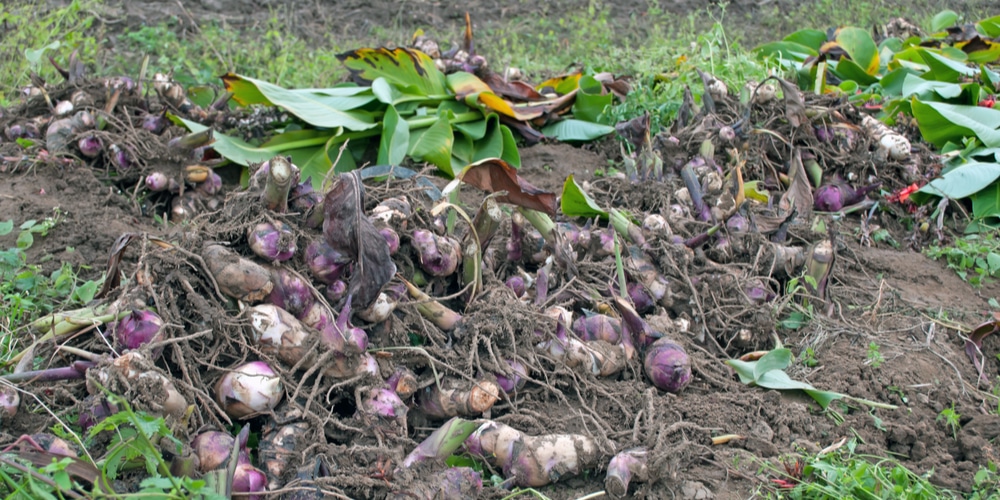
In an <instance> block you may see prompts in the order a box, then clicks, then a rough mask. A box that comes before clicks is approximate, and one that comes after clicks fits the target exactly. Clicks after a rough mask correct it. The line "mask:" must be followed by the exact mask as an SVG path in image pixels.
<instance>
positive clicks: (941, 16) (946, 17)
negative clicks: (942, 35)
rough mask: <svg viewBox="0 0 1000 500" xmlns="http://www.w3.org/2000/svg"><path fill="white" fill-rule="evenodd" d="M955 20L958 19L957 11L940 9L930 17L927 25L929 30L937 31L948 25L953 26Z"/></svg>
mask: <svg viewBox="0 0 1000 500" xmlns="http://www.w3.org/2000/svg"><path fill="white" fill-rule="evenodd" d="M955 21H958V13H957V12H955V11H953V10H949V9H945V10H942V11H941V12H938V13H937V14H935V15H934V17H933V18H931V24H930V26H929V27H930V32H931V33H937V32H938V31H942V30H944V29H945V28H947V27H949V26H954V24H955Z"/></svg>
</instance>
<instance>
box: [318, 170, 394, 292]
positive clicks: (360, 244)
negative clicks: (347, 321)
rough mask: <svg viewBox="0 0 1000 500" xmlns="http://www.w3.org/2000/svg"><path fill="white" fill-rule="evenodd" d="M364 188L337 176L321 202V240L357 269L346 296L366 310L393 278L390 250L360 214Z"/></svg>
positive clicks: (351, 177)
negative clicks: (349, 259) (344, 256)
mask: <svg viewBox="0 0 1000 500" xmlns="http://www.w3.org/2000/svg"><path fill="white" fill-rule="evenodd" d="M364 196H365V188H364V185H363V184H362V183H361V180H360V179H359V178H358V176H357V175H355V174H354V173H345V174H340V176H339V177H338V178H337V180H336V181H335V182H334V183H333V185H332V186H331V187H330V190H329V191H328V192H327V193H326V197H325V198H324V199H323V213H324V214H325V219H324V220H323V237H324V238H325V239H326V242H327V243H328V244H329V245H330V246H331V247H333V248H334V249H335V250H337V251H340V252H343V253H345V254H346V255H348V256H350V257H351V259H352V260H354V261H355V262H356V263H357V264H358V265H357V266H356V267H355V270H354V273H353V275H352V276H351V283H350V285H349V286H348V289H347V290H348V293H349V294H351V295H352V296H353V301H354V303H355V304H356V305H357V308H358V309H365V308H367V307H368V306H369V305H370V304H371V303H372V301H374V300H375V298H376V297H378V294H379V292H381V290H382V287H383V286H384V285H385V284H386V283H388V282H389V280H390V279H392V277H393V275H395V274H396V264H395V263H393V261H392V256H390V255H389V246H388V245H386V244H385V238H384V237H383V236H382V235H381V234H380V233H379V232H378V229H376V228H375V225H374V224H372V222H371V220H369V219H368V217H366V216H365V215H364V214H363V213H362V208H363V207H364Z"/></svg>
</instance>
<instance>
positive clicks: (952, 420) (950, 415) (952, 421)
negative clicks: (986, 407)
mask: <svg viewBox="0 0 1000 500" xmlns="http://www.w3.org/2000/svg"><path fill="white" fill-rule="evenodd" d="M961 418H962V415H960V414H959V413H958V412H957V411H955V403H952V404H951V407H949V408H945V409H943V410H941V413H938V416H937V419H935V421H937V422H944V424H945V425H946V426H947V427H949V428H951V435H952V437H953V438H955V439H956V440H958V428H959V427H960V426H961V424H960V423H959V419H961Z"/></svg>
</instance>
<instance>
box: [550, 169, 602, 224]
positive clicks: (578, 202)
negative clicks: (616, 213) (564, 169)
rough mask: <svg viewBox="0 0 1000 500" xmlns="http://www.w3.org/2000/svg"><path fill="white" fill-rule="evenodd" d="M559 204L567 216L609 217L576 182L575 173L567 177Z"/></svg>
mask: <svg viewBox="0 0 1000 500" xmlns="http://www.w3.org/2000/svg"><path fill="white" fill-rule="evenodd" d="M559 204H560V207H559V208H560V209H561V210H562V212H563V214H565V215H566V216H567V217H585V218H588V219H590V218H594V217H600V218H602V219H607V218H608V213H607V212H606V211H604V209H602V208H601V207H600V205H598V204H597V202H596V201H594V199H593V198H591V197H590V195H589V194H587V193H586V192H585V191H584V190H583V189H582V188H580V186H579V184H577V183H576V180H575V179H573V174H570V175H569V177H566V182H565V183H563V192H562V196H561V197H560V200H559Z"/></svg>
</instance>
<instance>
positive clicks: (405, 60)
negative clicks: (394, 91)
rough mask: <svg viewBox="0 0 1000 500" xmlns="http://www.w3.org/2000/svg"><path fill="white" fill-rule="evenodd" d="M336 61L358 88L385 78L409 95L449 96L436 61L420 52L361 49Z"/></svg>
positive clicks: (398, 49) (402, 49) (342, 55)
mask: <svg viewBox="0 0 1000 500" xmlns="http://www.w3.org/2000/svg"><path fill="white" fill-rule="evenodd" d="M337 59H339V60H340V62H341V63H343V64H344V66H345V67H346V68H347V69H348V70H349V71H350V72H351V76H352V77H353V78H354V81H355V82H356V83H358V84H359V85H370V84H371V83H372V81H373V80H375V79H376V78H378V77H382V78H385V79H386V81H388V82H389V83H391V84H393V85H395V86H396V87H399V88H400V89H402V90H403V91H404V92H407V93H414V94H418V95H422V96H431V95H435V96H438V95H444V94H445V93H446V91H445V89H446V84H445V76H444V73H441V71H440V70H438V69H437V66H435V65H434V60H432V59H431V58H430V57H428V56H427V54H424V53H423V52H420V51H418V50H413V49H407V48H402V47H400V48H396V49H388V48H385V47H380V48H362V49H357V50H353V51H350V52H345V53H343V54H337Z"/></svg>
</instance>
